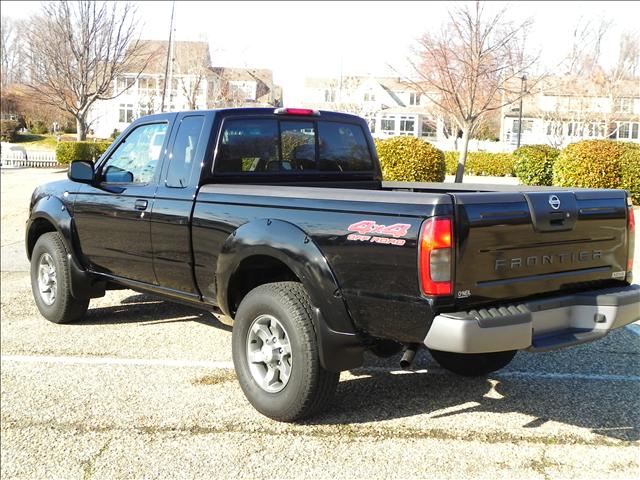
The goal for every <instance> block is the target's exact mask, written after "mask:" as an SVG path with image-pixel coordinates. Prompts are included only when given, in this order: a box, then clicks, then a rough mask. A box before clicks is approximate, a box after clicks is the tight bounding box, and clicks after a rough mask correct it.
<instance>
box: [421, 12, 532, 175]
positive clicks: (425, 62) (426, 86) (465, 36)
mask: <svg viewBox="0 0 640 480" xmlns="http://www.w3.org/2000/svg"><path fill="white" fill-rule="evenodd" d="M506 14H507V12H506V10H505V9H503V10H500V11H499V12H498V13H497V14H495V15H491V16H490V15H488V14H487V13H486V12H485V9H484V5H483V4H482V3H480V2H476V3H475V6H474V7H468V6H465V7H461V8H455V9H454V10H452V11H450V12H449V21H448V22H447V24H446V25H445V26H444V27H443V28H442V29H441V31H440V32H438V33H436V34H431V33H427V34H425V35H424V36H423V37H422V38H421V39H420V40H419V41H418V48H417V51H416V53H417V59H416V60H411V65H412V66H413V70H414V73H415V74H417V77H418V79H417V80H414V82H413V83H414V85H415V87H416V88H417V89H418V90H419V91H420V92H421V93H422V94H423V95H424V96H425V97H427V98H428V99H429V100H431V101H432V102H433V103H434V104H435V105H437V106H438V107H439V108H440V109H441V110H442V111H443V112H446V113H447V114H449V115H450V116H451V118H452V119H453V120H455V123H456V124H457V126H458V127H459V129H460V130H462V142H461V150H460V156H459V159H458V168H457V171H456V179H455V181H456V182H462V177H463V174H464V166H465V162H466V159H467V149H468V146H469V138H470V136H471V134H472V133H473V131H474V130H475V128H476V127H477V125H478V122H480V121H481V120H482V118H483V116H485V115H486V114H488V113H489V112H493V111H495V110H498V109H500V108H502V107H503V106H505V105H508V104H511V103H514V102H516V101H518V100H519V99H520V98H521V97H522V96H523V95H525V94H526V92H524V91H521V90H520V85H521V82H520V80H519V78H520V77H522V76H523V75H524V74H525V72H528V71H529V70H530V69H531V68H532V67H533V65H534V63H535V61H536V60H537V58H532V57H529V56H528V55H527V54H526V52H525V48H524V47H525V45H524V43H525V38H526V34H527V31H528V29H529V26H530V25H531V21H530V20H527V21H524V22H522V23H519V24H514V23H513V22H511V21H509V20H508V19H507V15H506ZM412 77H414V78H415V75H412ZM538 80H539V79H538V78H530V79H529V85H530V86H533V85H534V84H536V83H537V82H538ZM434 92H436V93H434Z"/></svg>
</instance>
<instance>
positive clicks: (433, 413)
mask: <svg viewBox="0 0 640 480" xmlns="http://www.w3.org/2000/svg"><path fill="white" fill-rule="evenodd" d="M63 175H64V174H63V173H56V172H55V171H51V170H29V169H24V170H2V177H1V182H2V183H1V196H2V204H1V208H2V229H1V268H0V270H1V297H2V298H1V311H0V314H1V320H0V327H1V332H0V333H1V335H0V337H1V354H2V364H1V369H0V373H1V390H2V393H1V396H2V402H1V423H2V427H1V428H2V430H1V433H2V435H1V459H0V460H1V463H0V465H1V476H2V478H3V479H14V478H24V479H50V478H60V479H75V478H78V479H89V478H96V479H97V478H232V477H235V478H239V477H242V478H244V477H251V478H255V477H261V478H263V477H269V478H272V477H278V478H353V477H359V478H389V477H394V478H408V477H417V478H455V479H459V478H487V479H495V478H519V479H528V478H593V479H602V478H620V479H629V478H638V477H639V476H640V466H639V463H640V455H639V452H640V448H639V446H640V362H639V359H640V336H639V333H638V331H639V330H640V326H638V325H635V326H634V327H633V328H624V329H620V330H617V331H615V332H613V333H612V334H610V335H609V336H608V337H607V338H605V339H604V340H602V341H600V342H597V343H594V344H590V345H584V346H581V347H577V348H573V349H570V350H566V351H560V352H555V353H548V354H529V353H524V352H520V353H519V354H518V355H517V356H516V358H515V360H514V361H513V362H512V364H511V365H509V367H508V368H506V369H504V370H503V371H501V372H498V373H496V374H494V375H491V376H490V377H489V378H488V379H487V378H483V379H472V380H469V379H464V378H460V377H456V376H454V375H452V374H449V373H446V372H444V371H443V370H441V369H440V368H438V367H437V365H436V364H435V363H434V361H433V360H432V359H431V358H430V357H429V355H428V354H426V353H422V354H421V355H420V356H419V358H418V360H417V361H416V364H415V365H414V366H415V368H416V370H417V371H416V372H414V373H406V372H399V371H398V367H397V364H398V358H392V359H388V360H384V361H381V360H378V359H375V358H368V361H367V364H366V366H365V367H364V368H362V369H359V370H354V371H351V372H345V373H343V374H342V376H341V382H340V385H339V387H338V391H337V395H336V398H335V401H334V405H333V407H332V408H331V409H330V411H328V412H327V413H326V414H325V415H323V416H321V417H319V418H316V419H313V420H312V421H309V422H307V423H305V424H302V425H288V424H281V423H277V422H274V421H271V420H268V419H266V418H264V417H262V416H261V415H260V414H258V413H257V412H256V411H255V410H253V408H252V407H251V406H250V405H249V404H248V402H247V401H246V400H245V399H244V397H243V395H242V392H241V390H240V387H239V386H238V384H237V382H236V380H235V375H234V373H233V370H232V369H231V334H230V329H229V327H228V326H226V325H225V324H223V323H221V322H220V321H219V320H218V319H217V318H216V317H215V316H214V315H212V314H209V313H207V312H202V311H199V310H195V309H191V308H187V307H183V306H178V305H173V304H170V303H167V302H164V301H161V300H158V299H155V298H153V297H151V296H147V295H141V294H138V293H136V292H132V291H129V290H123V291H115V292H109V293H108V294H107V295H106V296H105V297H104V298H101V299H97V300H94V301H92V303H91V310H90V311H89V314H88V316H87V318H86V320H85V321H83V322H81V323H78V324H75V325H54V324H51V323H49V322H47V321H46V320H44V319H43V318H42V317H40V315H39V313H38V311H37V309H36V307H35V304H34V303H33V301H32V297H31V291H30V284H29V274H28V267H29V265H28V263H27V261H26V257H25V254H24V247H23V234H24V232H23V228H24V221H25V220H26V214H27V207H28V199H29V196H30V193H31V191H32V190H33V188H34V187H35V186H36V185H37V184H39V183H42V182H44V181H47V180H50V179H55V178H62V177H63ZM639 213H640V212H637V213H636V218H638V216H639V215H638V214H639ZM638 237H640V235H639V236H638ZM637 240H638V239H637ZM639 256H640V245H638V246H637V247H636V272H638V273H637V275H639V276H640V269H639V268H638V263H639V262H638V257H639Z"/></svg>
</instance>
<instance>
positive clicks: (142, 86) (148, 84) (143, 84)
mask: <svg viewBox="0 0 640 480" xmlns="http://www.w3.org/2000/svg"><path fill="white" fill-rule="evenodd" d="M138 92H139V93H140V94H141V95H149V94H155V93H156V79H155V78H145V77H140V78H139V79H138Z"/></svg>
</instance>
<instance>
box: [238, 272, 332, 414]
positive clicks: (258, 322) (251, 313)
mask: <svg viewBox="0 0 640 480" xmlns="http://www.w3.org/2000/svg"><path fill="white" fill-rule="evenodd" d="M232 344H233V345H232V346H233V364H234V366H235V370H236V375H237V376H238V381H239V382H240V387H241V388H242V391H243V392H244V394H245V396H246V397H247V400H249V402H250V403H251V405H253V406H254V408H255V409H256V410H258V411H259V412H260V413H262V414H263V415H266V416H267V417H270V418H272V419H274V420H279V421H284V422H292V421H296V420H301V419H303V418H306V417H309V416H311V415H314V414H316V413H318V412H319V411H320V410H322V409H323V408H324V407H325V406H326V405H327V404H328V403H329V401H330V400H331V398H332V396H333V394H334V392H335V389H336V386H337V384H338V379H339V377H340V374H339V373H334V372H329V371H327V370H325V369H324V368H323V367H322V365H321V364H320V359H319V357H318V342H317V339H316V335H315V331H314V328H313V322H312V310H311V302H310V301H309V295H308V294H307V292H306V290H305V289H304V287H303V286H302V285H301V284H299V283H296V282H278V283H269V284H265V285H261V286H259V287H256V288H254V289H253V290H251V291H250V292H249V293H248V294H247V295H246V296H245V297H244V299H243V300H242V302H241V303H240V307H239V308H238V312H237V314H236V317H235V321H234V326H233V339H232Z"/></svg>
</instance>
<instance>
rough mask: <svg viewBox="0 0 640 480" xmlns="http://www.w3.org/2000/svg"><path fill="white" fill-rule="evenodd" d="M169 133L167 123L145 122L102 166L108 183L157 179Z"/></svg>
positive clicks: (147, 181)
mask: <svg viewBox="0 0 640 480" xmlns="http://www.w3.org/2000/svg"><path fill="white" fill-rule="evenodd" d="M166 133H167V124H166V123H154V124H150V125H141V126H139V127H138V128H136V129H135V130H133V131H132V132H131V133H130V134H129V135H128V136H127V138H125V139H124V141H123V142H122V143H121V144H120V145H119V146H118V148H116V150H115V151H114V152H113V153H112V154H111V156H110V157H109V159H108V160H107V162H106V163H105V165H104V167H103V168H102V179H103V181H105V182H107V183H149V182H150V181H151V180H153V176H154V174H155V172H156V168H157V166H158V162H159V161H160V157H161V155H162V147H163V145H164V143H165V137H166Z"/></svg>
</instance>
